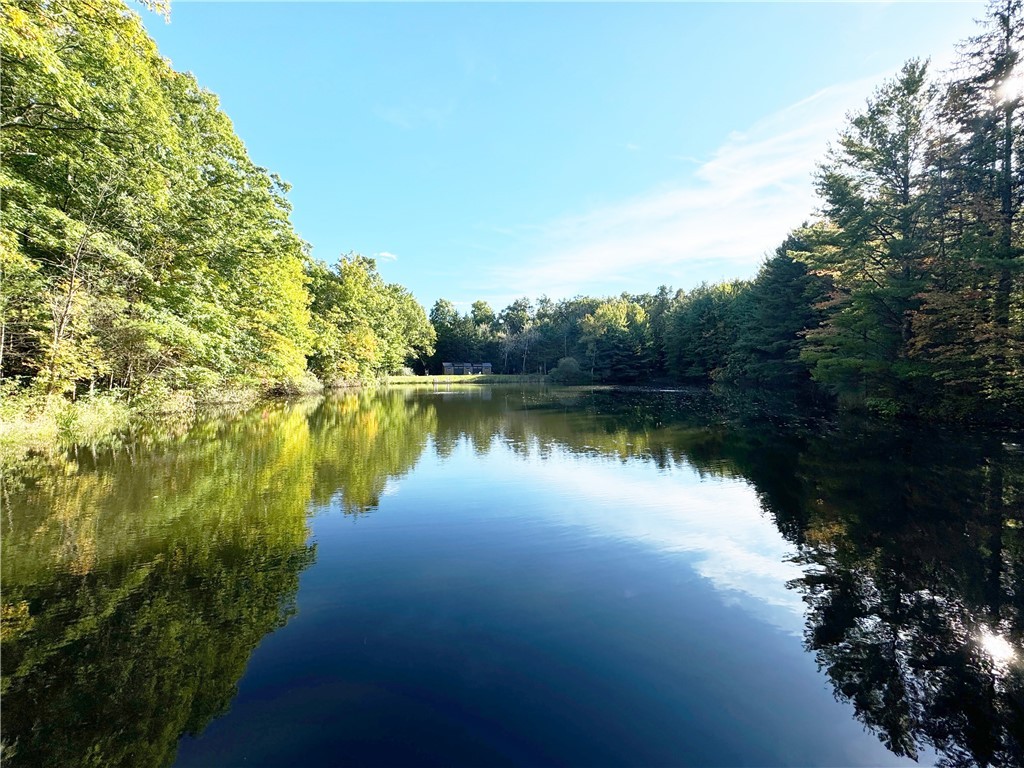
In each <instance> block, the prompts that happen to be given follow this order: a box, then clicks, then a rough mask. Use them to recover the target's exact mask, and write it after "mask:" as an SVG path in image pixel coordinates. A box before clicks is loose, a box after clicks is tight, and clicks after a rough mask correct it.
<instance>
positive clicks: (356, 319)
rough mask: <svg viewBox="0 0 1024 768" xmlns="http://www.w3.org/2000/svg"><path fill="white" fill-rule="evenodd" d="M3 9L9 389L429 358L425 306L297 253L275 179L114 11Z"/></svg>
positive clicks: (140, 31)
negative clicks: (252, 158)
mask: <svg viewBox="0 0 1024 768" xmlns="http://www.w3.org/2000/svg"><path fill="white" fill-rule="evenodd" d="M150 9H151V10H155V11H157V12H163V13H167V12H168V10H169V9H168V8H167V7H166V6H164V5H162V4H160V3H158V2H153V3H150ZM0 14H2V17H0V18H2V24H0V43H2V48H3V61H2V64H3V72H4V77H3V84H2V108H3V121H2V130H0V142H2V143H0V151H2V153H3V158H4V162H3V167H2V171H0V173H2V176H0V185H2V186H0V193H2V198H3V203H2V210H0V212H2V217H3V225H2V230H0V249H2V250H0V286H2V290H0V382H2V384H3V386H4V387H5V389H4V391H5V392H6V393H8V394H10V393H11V392H14V391H16V389H18V388H20V387H24V386H26V385H30V386H31V388H32V389H33V391H36V392H40V393H43V394H46V395H74V394H75V393H76V392H77V393H79V394H81V393H82V392H83V391H88V390H95V389H97V388H102V389H115V390H119V391H122V392H133V393H138V392H140V391H145V390H147V389H148V390H151V391H155V392H160V391H164V390H192V391H199V392H204V391H205V392H213V391H216V390H217V389H218V388H221V387H232V386H253V387H258V388H260V389H262V390H263V391H282V392H288V391H296V390H301V389H304V388H309V387H310V386H314V387H315V386H316V385H317V383H318V382H317V381H316V380H314V379H313V378H312V377H313V376H315V377H316V378H317V379H318V380H319V382H322V383H324V384H332V383H335V382H339V381H354V380H358V379H368V378H372V377H375V376H377V375H379V374H380V373H382V372H388V373H390V372H393V371H395V370H397V369H399V368H401V366H403V365H404V364H405V361H406V359H407V358H415V357H417V356H419V355H423V354H427V353H429V352H430V351H431V350H432V342H433V330H432V328H431V326H430V324H429V322H428V321H427V318H426V314H425V312H424V310H423V308H422V307H421V306H420V304H419V303H418V302H417V301H416V300H415V299H414V298H413V297H412V295H411V294H410V293H409V292H408V291H406V290H405V289H404V288H402V287H401V286H398V285H389V284H387V283H385V282H384V280H383V279H382V278H381V277H380V275H379V274H378V273H377V271H376V266H375V264H374V262H373V260H372V259H367V258H364V257H361V256H358V255H355V254H350V255H348V256H345V257H342V258H341V260H340V261H339V262H338V263H337V264H336V265H335V266H333V267H328V266H325V265H324V264H322V263H321V262H318V261H316V260H314V259H313V258H312V257H311V255H310V253H309V249H308V247H307V246H306V244H305V243H304V242H303V241H302V240H301V239H300V238H299V237H298V236H297V235H296V233H295V231H294V229H293V228H292V225H291V223H290V222H289V218H288V217H289V203H288V201H287V198H286V193H287V192H288V185H287V184H285V183H284V182H283V181H282V180H281V179H280V178H279V177H278V176H276V175H275V174H273V173H271V172H269V171H268V170H266V169H264V168H261V167H259V166H257V165H256V164H254V163H253V161H252V160H251V159H250V158H249V156H248V154H247V152H246V149H245V147H244V145H243V143H242V142H241V140H240V139H239V138H238V136H237V135H236V134H235V131H234V128H233V127H232V124H231V121H230V120H229V118H228V117H227V115H225V114H224V112H223V111H222V110H221V109H220V107H219V105H218V100H217V97H216V96H214V95H213V94H212V93H210V92H209V91H207V90H205V89H203V88H202V87H201V86H200V85H199V84H198V83H197V82H196V80H195V79H194V78H193V77H192V76H191V75H188V74H182V73H179V72H175V71H174V70H172V69H171V67H170V65H169V63H168V62H167V61H166V60H165V59H163V58H162V57H161V56H160V55H159V53H158V52H157V50H156V46H155V44H154V43H153V41H152V40H151V38H150V37H149V36H148V35H147V33H146V31H145V29H144V28H143V25H142V22H141V20H140V18H139V16H138V15H137V14H136V13H135V12H134V11H132V10H129V9H128V8H127V7H126V6H125V5H124V4H123V3H122V2H121V0H96V1H95V2H89V3H83V2H77V1H71V0H16V1H15V2H11V3H4V5H3V8H2V9H0Z"/></svg>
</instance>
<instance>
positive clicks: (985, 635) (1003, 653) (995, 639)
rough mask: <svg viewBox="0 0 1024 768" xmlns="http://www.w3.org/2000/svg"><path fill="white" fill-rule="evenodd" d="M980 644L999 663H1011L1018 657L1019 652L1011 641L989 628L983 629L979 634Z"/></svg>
mask: <svg viewBox="0 0 1024 768" xmlns="http://www.w3.org/2000/svg"><path fill="white" fill-rule="evenodd" d="M978 644H979V645H981V649H982V650H983V651H985V653H987V654H988V655H989V656H990V657H991V658H992V661H994V662H996V663H997V664H1009V663H1010V662H1011V661H1013V660H1014V659H1016V658H1017V652H1016V651H1015V650H1014V648H1013V646H1012V645H1010V641H1009V640H1007V639H1006V638H1005V637H1003V636H1002V635H997V634H996V633H994V632H992V631H991V630H989V629H983V630H981V633H980V634H979V635H978Z"/></svg>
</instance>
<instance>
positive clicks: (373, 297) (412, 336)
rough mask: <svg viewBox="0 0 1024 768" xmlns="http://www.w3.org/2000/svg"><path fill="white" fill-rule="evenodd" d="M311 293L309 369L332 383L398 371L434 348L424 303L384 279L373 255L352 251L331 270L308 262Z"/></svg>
mask: <svg viewBox="0 0 1024 768" xmlns="http://www.w3.org/2000/svg"><path fill="white" fill-rule="evenodd" d="M306 270H307V274H308V275H309V280H310V289H311V291H312V294H313V305H312V310H313V327H314V332H315V342H314V350H315V351H314V352H313V354H312V355H311V356H310V359H309V365H310V369H311V370H312V371H313V372H314V373H315V374H316V375H317V376H319V377H320V379H321V380H322V381H324V382H325V383H327V384H329V385H331V384H339V383H344V382H346V381H349V382H351V381H359V380H367V379H373V378H376V377H379V376H382V375H387V374H391V373H399V372H400V371H401V369H402V368H403V367H404V366H405V365H406V364H407V362H408V361H410V360H422V359H424V358H426V357H428V356H429V355H430V354H431V352H432V351H433V345H434V330H433V327H432V326H431V325H430V323H429V322H428V321H427V316H426V314H425V313H424V312H423V308H422V307H421V306H420V305H419V304H418V303H417V302H416V300H415V299H413V297H412V295H411V294H410V293H409V292H408V291H406V290H405V289H404V288H402V287H401V286H399V285H394V284H390V285H389V284H386V283H385V282H384V281H383V279H382V278H381V277H380V275H379V274H378V273H377V267H376V264H375V263H374V261H373V259H368V258H366V257H365V256H359V255H357V254H352V255H349V256H346V257H344V258H342V259H341V260H340V261H339V262H338V264H337V266H336V267H335V268H334V269H333V270H331V269H328V268H327V267H325V266H324V265H322V264H320V263H319V262H313V261H310V262H309V263H308V264H307V266H306Z"/></svg>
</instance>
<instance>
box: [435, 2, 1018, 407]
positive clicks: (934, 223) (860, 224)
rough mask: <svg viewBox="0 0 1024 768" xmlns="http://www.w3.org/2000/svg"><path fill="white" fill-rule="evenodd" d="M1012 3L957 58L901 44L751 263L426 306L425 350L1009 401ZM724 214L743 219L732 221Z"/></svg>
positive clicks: (508, 367)
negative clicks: (893, 71) (801, 204)
mask: <svg viewBox="0 0 1024 768" xmlns="http://www.w3.org/2000/svg"><path fill="white" fill-rule="evenodd" d="M1022 41H1024V17H1022V8H1021V3H1020V2H1019V1H1017V0H999V1H998V2H995V3H993V4H992V5H991V6H990V7H989V10H988V15H987V17H986V19H985V20H984V22H983V23H982V27H981V29H980V30H979V32H978V34H977V35H976V36H975V37H973V38H971V39H970V40H967V41H965V42H964V43H963V45H962V46H961V49H960V51H959V60H958V64H957V66H956V68H955V69H954V70H953V71H952V72H949V73H938V74H935V73H932V72H931V71H930V69H929V66H928V63H927V62H923V61H910V62H908V63H906V65H905V66H904V67H903V68H902V70H901V71H900V72H899V73H898V74H897V75H896V76H895V77H894V78H893V79H891V80H890V81H888V82H886V83H884V84H882V85H881V86H880V87H878V88H877V89H876V91H875V92H874V95H873V96H872V97H871V98H870V99H869V100H868V102H867V104H866V105H865V106H864V107H863V108H861V109H860V110H859V111H857V112H856V113H854V114H852V115H850V117H849V120H848V123H847V125H846V126H845V127H844V128H843V129H842V130H841V132H840V133H839V135H838V137H837V138H836V140H835V141H834V143H833V145H832V146H831V148H830V150H829V153H828V155H827V157H826V158H824V160H823V162H822V163H821V164H820V166H819V169H818V172H817V176H816V184H817V193H818V196H819V204H820V212H819V215H818V217H817V218H815V219H813V220H811V221H809V222H805V223H804V224H803V225H802V226H799V227H796V228H795V229H793V231H792V232H791V234H790V235H789V236H788V237H787V238H786V239H785V241H784V242H783V243H781V244H780V245H779V246H778V247H777V248H776V250H775V252H774V253H773V254H771V255H769V256H768V257H767V258H766V259H765V261H764V262H763V264H762V266H761V268H760V271H759V272H758V273H757V275H756V277H754V278H753V279H751V280H735V281H731V282H725V283H720V284H714V285H707V284H704V285H700V286H698V287H696V288H694V289H692V290H690V291H673V290H671V289H670V288H667V287H665V286H662V287H661V288H659V289H658V290H657V292H656V293H648V294H643V295H629V294H622V295H621V296H617V297H604V298H592V297H583V296H577V297H575V298H573V299H569V300H562V301H552V300H550V299H549V298H547V297H544V296H542V297H540V298H539V299H537V300H536V301H535V302H533V301H531V300H530V299H529V298H522V299H519V300H516V301H514V302H513V303H512V304H510V305H509V306H507V307H505V308H504V309H503V310H500V311H499V312H497V313H496V312H495V311H494V310H493V309H492V308H491V307H490V306H489V305H488V304H487V303H486V302H483V301H478V302H476V303H474V304H473V305H472V309H471V310H470V311H469V312H468V313H465V314H462V313H459V312H458V311H457V310H456V308H455V306H454V305H453V304H452V303H451V302H449V301H446V300H440V301H438V302H437V303H436V304H435V305H434V307H433V309H432V310H431V313H430V319H431V322H432V323H433V325H434V328H435V330H436V332H437V346H436V351H435V354H434V356H433V357H432V358H431V365H432V369H433V370H434V371H439V370H440V364H441V362H443V361H468V360H477V359H488V360H491V361H492V362H493V363H494V364H495V370H497V371H506V372H520V373H538V372H539V373H547V374H549V375H550V376H551V377H552V378H553V379H554V380H556V381H565V382H583V381H598V382H620V383H640V382H651V381H656V382H657V381H660V382H666V383H691V384H714V385H716V386H720V387H733V388H737V387H738V388H741V389H746V390H754V389H756V390H758V391H766V390H767V391H774V392H779V393H789V394H793V395H797V396H798V397H799V398H801V399H803V400H804V401H805V402H806V401H808V400H810V401H816V402H832V401H837V402H838V403H839V404H840V405H842V406H844V407H847V408H851V409H859V410H866V411H870V412H873V413H876V414H880V415H887V416H915V417H921V418H927V419H936V420H950V421H961V420H980V421H989V422H998V423H1003V424H1009V423H1020V420H1021V416H1022V414H1024V358H1022V353H1024V343H1022V342H1024V283H1022V264H1024V259H1022V253H1024V250H1022V244H1024V241H1022V233H1021V203H1022V199H1024V170H1022V169H1024V131H1022V115H1021V114H1020V110H1021V105H1022V103H1024V63H1021V62H1020V55H1021V45H1022ZM740 225H742V223H741V222H740Z"/></svg>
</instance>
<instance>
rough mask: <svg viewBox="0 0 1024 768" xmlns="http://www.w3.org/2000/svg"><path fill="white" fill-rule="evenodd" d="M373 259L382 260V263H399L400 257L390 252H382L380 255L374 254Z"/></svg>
mask: <svg viewBox="0 0 1024 768" xmlns="http://www.w3.org/2000/svg"><path fill="white" fill-rule="evenodd" d="M373 258H375V259H380V260H381V261H397V260H398V256H396V255H395V254H393V253H391V252H390V251H381V252H380V253H375V254H373Z"/></svg>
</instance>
